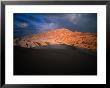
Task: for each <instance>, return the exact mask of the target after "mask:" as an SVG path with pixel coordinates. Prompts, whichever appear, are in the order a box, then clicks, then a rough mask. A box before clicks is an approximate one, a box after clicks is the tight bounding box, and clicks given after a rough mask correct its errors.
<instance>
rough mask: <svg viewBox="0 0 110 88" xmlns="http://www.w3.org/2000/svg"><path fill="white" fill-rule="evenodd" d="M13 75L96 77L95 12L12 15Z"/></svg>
mask: <svg viewBox="0 0 110 88" xmlns="http://www.w3.org/2000/svg"><path fill="white" fill-rule="evenodd" d="M13 16H14V25H13V28H14V31H13V32H14V33H13V34H14V37H13V47H14V59H13V61H14V63H13V64H14V67H13V68H14V71H13V74H14V75H18V76H19V75H97V14H96V13H14V15H13Z"/></svg>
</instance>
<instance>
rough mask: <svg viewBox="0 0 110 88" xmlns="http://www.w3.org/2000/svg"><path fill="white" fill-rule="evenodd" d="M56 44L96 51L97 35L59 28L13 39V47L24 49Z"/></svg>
mask: <svg viewBox="0 0 110 88" xmlns="http://www.w3.org/2000/svg"><path fill="white" fill-rule="evenodd" d="M56 44H57V45H58V44H65V45H69V46H74V47H77V48H85V49H90V50H92V51H96V48H97V34H96V33H89V32H72V31H70V30H69V29H66V28H61V29H55V30H51V31H48V32H43V33H39V34H33V35H29V36H25V37H22V38H16V39H14V45H15V46H20V47H25V48H35V47H39V46H47V45H56Z"/></svg>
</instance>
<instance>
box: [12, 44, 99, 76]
mask: <svg viewBox="0 0 110 88" xmlns="http://www.w3.org/2000/svg"><path fill="white" fill-rule="evenodd" d="M14 75H97V55H96V54H94V53H93V54H90V53H89V51H86V52H83V51H82V50H80V49H77V48H73V47H70V46H66V45H58V46H57V45H55V46H46V47H39V48H34V49H28V48H21V47H14Z"/></svg>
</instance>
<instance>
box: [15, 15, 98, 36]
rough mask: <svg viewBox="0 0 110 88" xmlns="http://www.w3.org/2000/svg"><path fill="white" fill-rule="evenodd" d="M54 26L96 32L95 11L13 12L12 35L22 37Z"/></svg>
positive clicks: (51, 28) (54, 27) (52, 28)
mask: <svg viewBox="0 0 110 88" xmlns="http://www.w3.org/2000/svg"><path fill="white" fill-rule="evenodd" d="M56 28H68V29H70V30H71V31H80V32H96V31H97V14H96V13H15V14H14V36H15V37H22V36H25V35H29V34H36V33H40V32H45V31H48V30H54V29H56Z"/></svg>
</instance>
